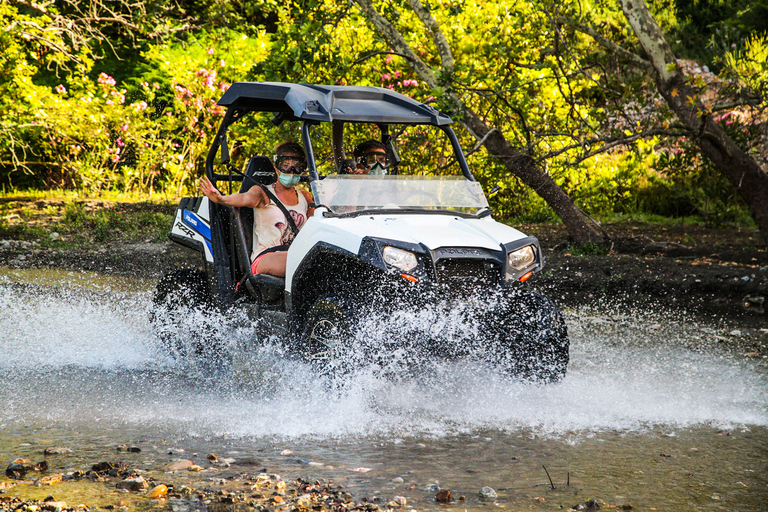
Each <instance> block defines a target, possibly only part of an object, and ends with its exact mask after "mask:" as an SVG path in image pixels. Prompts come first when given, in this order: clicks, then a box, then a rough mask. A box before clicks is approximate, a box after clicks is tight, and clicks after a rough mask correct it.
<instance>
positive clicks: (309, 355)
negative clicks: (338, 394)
mask: <svg viewBox="0 0 768 512" xmlns="http://www.w3.org/2000/svg"><path fill="white" fill-rule="evenodd" d="M353 336H354V323H353V319H352V314H351V310H350V307H349V306H348V304H347V301H345V300H343V299H340V298H338V297H321V298H319V299H317V300H316V301H315V303H314V304H313V305H312V308H311V309H310V310H309V313H308V314H307V321H306V323H305V324H304V330H303V332H302V335H301V347H300V351H301V354H302V356H303V358H304V359H305V360H306V361H307V362H309V363H310V364H311V365H312V366H314V367H315V368H316V369H317V370H318V372H319V373H321V374H323V375H339V374H344V373H348V372H349V370H350V366H351V364H352V362H351V361H350V356H351V345H352V343H353V341H354V340H353Z"/></svg>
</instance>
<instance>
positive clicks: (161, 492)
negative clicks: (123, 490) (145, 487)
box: [147, 484, 168, 498]
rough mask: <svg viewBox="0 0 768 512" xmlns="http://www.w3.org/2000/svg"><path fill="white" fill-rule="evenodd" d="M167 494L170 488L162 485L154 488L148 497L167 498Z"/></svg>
mask: <svg viewBox="0 0 768 512" xmlns="http://www.w3.org/2000/svg"><path fill="white" fill-rule="evenodd" d="M167 494H168V487H167V486H165V485H163V484H160V485H157V486H155V487H153V488H152V490H151V491H149V494H147V496H149V497H150V498H165V496H166V495H167Z"/></svg>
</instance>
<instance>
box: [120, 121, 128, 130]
mask: <svg viewBox="0 0 768 512" xmlns="http://www.w3.org/2000/svg"><path fill="white" fill-rule="evenodd" d="M120 131H122V132H127V131H128V123H124V124H121V125H120Z"/></svg>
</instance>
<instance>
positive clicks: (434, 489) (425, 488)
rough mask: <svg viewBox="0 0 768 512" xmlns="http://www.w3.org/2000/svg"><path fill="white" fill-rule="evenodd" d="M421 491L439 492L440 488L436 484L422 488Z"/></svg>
mask: <svg viewBox="0 0 768 512" xmlns="http://www.w3.org/2000/svg"><path fill="white" fill-rule="evenodd" d="M421 490H422V491H425V492H440V486H439V485H437V484H432V485H428V486H426V487H422V488H421Z"/></svg>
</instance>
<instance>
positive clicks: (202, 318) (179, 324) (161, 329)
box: [149, 269, 218, 357]
mask: <svg viewBox="0 0 768 512" xmlns="http://www.w3.org/2000/svg"><path fill="white" fill-rule="evenodd" d="M211 304H212V301H211V297H210V293H209V291H208V286H207V278H206V275H205V273H204V272H202V271H200V270H194V269H181V270H175V271H173V272H170V273H169V274H166V275H165V276H163V277H162V278H161V279H160V281H159V282H158V284H157V288H156V289H155V295H154V297H153V299H152V307H151V308H150V311H149V320H150V323H151V324H152V327H153V329H154V331H155V334H156V335H157V337H158V339H159V340H160V342H161V343H162V344H163V346H164V347H165V348H166V349H167V350H168V351H170V352H171V353H172V354H173V355H176V356H181V357H184V356H188V355H191V354H196V355H209V354H213V353H216V352H218V344H217V343H215V342H213V341H212V339H213V337H212V335H211V330H212V329H211V327H210V322H209V319H208V318H207V315H208V314H209V312H210V307H211Z"/></svg>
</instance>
